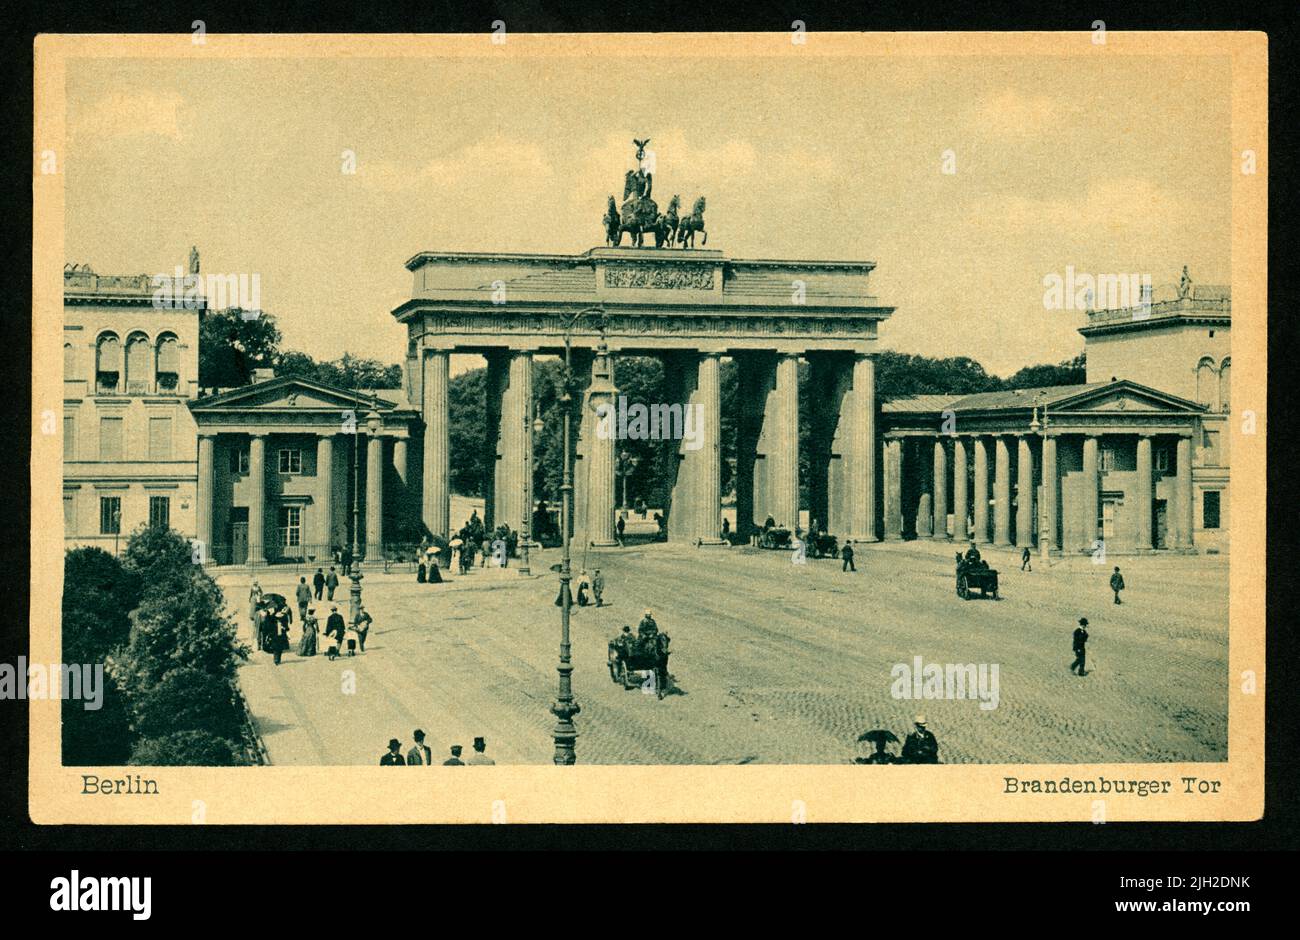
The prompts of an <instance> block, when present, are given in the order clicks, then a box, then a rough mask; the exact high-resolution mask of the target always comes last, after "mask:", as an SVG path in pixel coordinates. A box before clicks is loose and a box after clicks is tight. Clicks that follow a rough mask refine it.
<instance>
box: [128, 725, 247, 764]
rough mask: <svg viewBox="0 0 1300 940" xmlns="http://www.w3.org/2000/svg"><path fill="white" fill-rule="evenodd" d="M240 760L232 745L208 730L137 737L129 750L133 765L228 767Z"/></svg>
mask: <svg viewBox="0 0 1300 940" xmlns="http://www.w3.org/2000/svg"><path fill="white" fill-rule="evenodd" d="M237 763H240V760H239V757H238V752H237V749H236V747H235V745H234V744H233V743H232V742H231V741H229V740H227V739H226V738H222V737H219V736H218V735H215V734H213V733H212V732H210V731H174V732H172V733H170V734H165V735H163V736H162V737H158V738H144V739H142V740H140V741H139V742H138V743H137V744H136V746H135V748H134V749H133V750H132V752H131V764H133V765H134V766H137V767H229V766H231V765H232V764H237Z"/></svg>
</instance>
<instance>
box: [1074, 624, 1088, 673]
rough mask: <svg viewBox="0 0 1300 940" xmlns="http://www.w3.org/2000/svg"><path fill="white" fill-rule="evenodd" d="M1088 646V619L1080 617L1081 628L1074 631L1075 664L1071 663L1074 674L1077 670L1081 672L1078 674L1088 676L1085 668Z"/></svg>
mask: <svg viewBox="0 0 1300 940" xmlns="http://www.w3.org/2000/svg"><path fill="white" fill-rule="evenodd" d="M1087 645H1088V618H1087V617H1080V618H1079V626H1078V627H1076V628H1075V631H1074V662H1072V663H1070V672H1074V671H1075V670H1076V669H1077V670H1078V671H1079V672H1078V674H1079V675H1081V676H1086V675H1087V674H1088V670H1087V669H1085V668H1084V666H1083V663H1084V660H1085V659H1086V658H1087V655H1088V651H1087Z"/></svg>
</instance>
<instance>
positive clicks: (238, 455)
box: [229, 446, 248, 476]
mask: <svg viewBox="0 0 1300 940" xmlns="http://www.w3.org/2000/svg"><path fill="white" fill-rule="evenodd" d="M229 453H230V472H231V473H233V474H235V475H236V476H239V475H241V474H246V473H248V448H247V447H238V446H237V447H232V448H231V449H230V451H229Z"/></svg>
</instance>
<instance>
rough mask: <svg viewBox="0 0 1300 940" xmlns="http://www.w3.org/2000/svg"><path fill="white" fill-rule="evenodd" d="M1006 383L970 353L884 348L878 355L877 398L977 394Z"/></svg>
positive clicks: (888, 399) (993, 389)
mask: <svg viewBox="0 0 1300 940" xmlns="http://www.w3.org/2000/svg"><path fill="white" fill-rule="evenodd" d="M1002 387H1003V384H1002V380H1001V379H999V378H998V377H997V376H995V375H989V374H988V373H987V372H985V371H984V367H983V366H982V365H980V364H979V363H978V362H976V361H975V360H974V359H970V358H968V357H966V356H957V357H954V358H951V359H932V358H930V357H929V356H915V355H909V354H907V353H898V352H890V351H886V352H882V353H880V354H879V355H878V356H877V357H876V398H877V399H878V400H879V401H890V400H891V399H894V398H905V397H907V396H909V395H944V394H952V395H973V394H975V393H976V392H992V391H996V390H998V389H1000V388H1002Z"/></svg>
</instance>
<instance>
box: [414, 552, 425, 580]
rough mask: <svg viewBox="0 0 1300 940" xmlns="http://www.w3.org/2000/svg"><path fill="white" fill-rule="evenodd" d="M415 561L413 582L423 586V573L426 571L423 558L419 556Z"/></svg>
mask: <svg viewBox="0 0 1300 940" xmlns="http://www.w3.org/2000/svg"><path fill="white" fill-rule="evenodd" d="M416 560H417V562H418V564H417V565H416V568H415V580H416V582H417V583H419V584H423V583H424V581H425V571H426V570H427V569H426V568H425V566H424V556H423V555H420V556H419V557H418V558H417V559H416Z"/></svg>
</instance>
